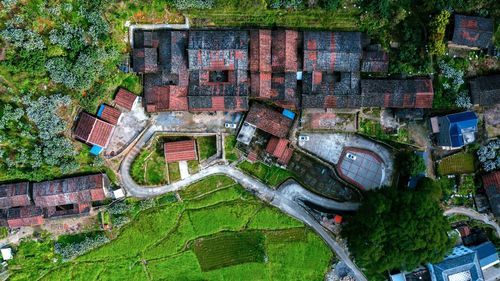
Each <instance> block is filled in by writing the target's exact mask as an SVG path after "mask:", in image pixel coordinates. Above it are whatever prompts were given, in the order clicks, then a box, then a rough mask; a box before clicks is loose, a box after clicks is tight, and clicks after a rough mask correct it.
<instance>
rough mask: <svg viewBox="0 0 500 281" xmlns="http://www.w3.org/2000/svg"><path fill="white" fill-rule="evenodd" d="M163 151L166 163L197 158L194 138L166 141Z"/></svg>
mask: <svg viewBox="0 0 500 281" xmlns="http://www.w3.org/2000/svg"><path fill="white" fill-rule="evenodd" d="M164 151H165V161H166V162H167V163H173V162H179V161H190V160H198V152H197V149H196V141H195V140H184V141H172V142H166V143H165V144H164Z"/></svg>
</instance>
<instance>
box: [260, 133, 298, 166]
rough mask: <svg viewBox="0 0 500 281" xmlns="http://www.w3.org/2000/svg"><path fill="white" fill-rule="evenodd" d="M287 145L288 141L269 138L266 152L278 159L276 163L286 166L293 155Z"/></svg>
mask: <svg viewBox="0 0 500 281" xmlns="http://www.w3.org/2000/svg"><path fill="white" fill-rule="evenodd" d="M288 144H289V141H288V140H287V139H284V138H277V137H271V139H270V140H269V142H268V143H267V147H266V152H267V153H269V154H271V155H272V156H274V157H276V158H278V163H281V164H288V162H289V161H290V158H291V157H292V153H293V150H292V149H290V148H289V147H288Z"/></svg>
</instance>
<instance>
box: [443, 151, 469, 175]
mask: <svg viewBox="0 0 500 281" xmlns="http://www.w3.org/2000/svg"><path fill="white" fill-rule="evenodd" d="M437 171H438V173H439V174H440V175H442V176H445V175H451V174H469V173H474V154H472V153H469V152H460V153H456V154H453V155H451V156H448V157H445V158H443V159H442V160H441V161H440V162H438V167H437Z"/></svg>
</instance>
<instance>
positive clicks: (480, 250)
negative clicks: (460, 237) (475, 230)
mask: <svg viewBox="0 0 500 281" xmlns="http://www.w3.org/2000/svg"><path fill="white" fill-rule="evenodd" d="M473 249H474V250H476V252H477V256H478V258H479V264H480V265H481V267H484V266H487V265H489V264H492V263H494V262H496V261H498V252H497V249H496V248H495V245H493V243H491V242H490V241H488V242H484V243H483V244H481V245H479V246H476V247H474V248H473Z"/></svg>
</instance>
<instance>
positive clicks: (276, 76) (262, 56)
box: [250, 29, 302, 109]
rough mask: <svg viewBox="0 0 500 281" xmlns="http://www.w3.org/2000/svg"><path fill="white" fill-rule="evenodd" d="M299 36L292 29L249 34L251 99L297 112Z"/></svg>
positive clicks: (253, 31) (259, 31)
mask: <svg viewBox="0 0 500 281" xmlns="http://www.w3.org/2000/svg"><path fill="white" fill-rule="evenodd" d="M301 35H302V33H300V32H298V31H295V30H262V29H261V30H251V31H250V71H251V84H250V90H251V95H252V97H255V98H258V99H261V100H268V101H271V102H274V103H275V104H277V105H279V106H280V107H283V108H289V109H297V108H298V106H299V100H298V94H297V71H298V70H299V66H301V61H300V60H299V57H298V49H299V42H300V40H301Z"/></svg>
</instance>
